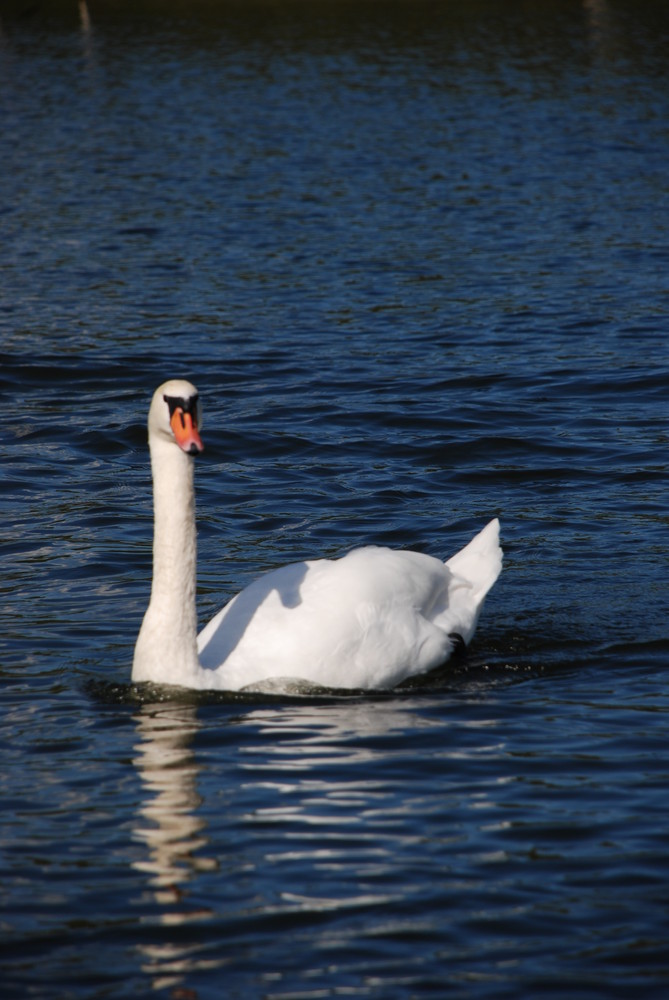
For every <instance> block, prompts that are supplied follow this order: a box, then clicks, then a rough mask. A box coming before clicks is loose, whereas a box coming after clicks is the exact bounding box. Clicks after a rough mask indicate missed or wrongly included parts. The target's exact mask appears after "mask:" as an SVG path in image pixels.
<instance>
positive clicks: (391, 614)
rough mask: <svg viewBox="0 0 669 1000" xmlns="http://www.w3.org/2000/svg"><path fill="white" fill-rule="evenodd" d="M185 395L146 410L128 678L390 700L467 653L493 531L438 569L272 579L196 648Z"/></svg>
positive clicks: (425, 565)
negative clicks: (140, 599) (297, 686)
mask: <svg viewBox="0 0 669 1000" xmlns="http://www.w3.org/2000/svg"><path fill="white" fill-rule="evenodd" d="M199 430H200V410H199V402H198V395H197V390H196V389H195V387H194V386H193V385H191V384H190V383H189V382H185V381H182V380H172V381H170V382H166V383H164V384H163V385H162V386H160V387H159V388H158V389H157V390H156V392H155V394H154V396H153V400H152V403H151V408H150V410H149V446H150V451H151V466H152V474H153V489H154V545H153V583H152V588H151V600H150V603H149V607H148V609H147V612H146V614H145V616H144V620H143V622H142V627H141V629H140V633H139V636H138V639H137V645H136V647H135V656H134V661H133V669H132V678H133V680H134V681H147V680H150V681H153V682H154V683H159V684H176V685H180V686H183V687H188V688H199V689H222V690H228V691H237V690H242V689H244V688H249V687H254V688H263V687H267V688H268V689H277V686H278V687H279V688H280V687H281V684H284V683H285V684H286V685H288V684H290V683H292V682H295V681H300V682H307V683H308V684H309V685H318V686H323V687H328V688H356V689H360V688H362V689H382V688H392V687H394V686H395V685H397V684H399V683H400V682H401V681H403V680H406V679H407V678H408V677H412V676H415V675H417V674H422V673H425V672H426V671H428V670H431V669H433V668H435V667H438V666H441V665H442V664H444V663H445V662H446V661H447V660H448V658H449V656H450V654H451V652H452V651H453V648H454V646H455V645H456V644H459V643H460V640H459V639H458V636H459V637H461V639H462V640H463V641H464V642H465V643H466V644H467V643H469V642H470V640H471V638H472V636H473V634H474V630H475V628H476V623H477V621H478V617H479V614H480V611H481V607H482V605H483V601H484V598H485V596H486V594H487V592H488V591H489V589H490V588H491V587H492V585H493V583H494V582H495V580H496V579H497V577H498V576H499V573H500V570H501V566H502V551H501V549H500V546H499V522H498V521H497V519H495V520H493V521H491V522H490V523H489V524H488V525H487V526H486V527H485V528H484V529H483V531H481V532H480V533H479V534H478V535H476V536H475V538H474V539H472V541H471V542H470V543H469V544H468V545H467V546H466V547H465V548H464V549H462V550H461V551H460V552H458V553H457V554H456V555H455V556H453V557H452V558H451V559H449V560H448V561H447V562H445V563H444V562H442V561H441V560H440V559H437V558H435V557H433V556H428V555H423V554H421V553H419V552H405V551H399V550H394V549H387V548H378V547H366V548H359V549H354V550H353V551H352V552H349V553H348V554H347V555H345V556H343V557H342V558H341V559H333V560H330V559H317V560H309V561H306V562H301V563H294V564H292V565H289V566H284V567H282V568H280V569H277V570H274V571H273V572H271V573H268V574H266V575H265V576H262V577H260V578H259V579H258V580H256V581H255V582H253V583H252V584H250V586H248V587H247V588H246V589H245V590H243V591H242V592H241V593H240V594H238V595H237V596H236V597H235V598H233V600H231V601H230V602H229V603H228V604H227V605H226V606H225V607H224V608H223V609H222V610H221V611H220V612H219V613H218V614H217V615H216V616H215V617H214V618H213V619H212V620H211V621H210V622H209V624H208V625H206V626H205V628H204V629H203V630H202V632H201V633H200V635H199V636H196V632H197V628H196V613H195V580H196V536H195V508H194V489H193V465H194V461H193V456H194V455H195V454H197V452H199V451H201V450H202V442H201V440H200V436H199Z"/></svg>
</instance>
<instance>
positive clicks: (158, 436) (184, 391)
mask: <svg viewBox="0 0 669 1000" xmlns="http://www.w3.org/2000/svg"><path fill="white" fill-rule="evenodd" d="M201 427H202V408H201V406H200V397H199V395H198V391H197V389H196V388H195V386H194V385H192V383H190V382H186V381H185V379H178V378H174V379H170V381H169V382H163V384H162V385H161V386H158V388H157V389H156V391H155V392H154V394H153V399H152V400H151V407H150V409H149V441H150V442H158V441H163V442H170V443H173V444H176V445H178V447H179V448H181V450H182V451H185V452H186V454H187V455H197V454H199V452H201V451H203V449H204V445H203V444H202V439H201V438H200V429H201Z"/></svg>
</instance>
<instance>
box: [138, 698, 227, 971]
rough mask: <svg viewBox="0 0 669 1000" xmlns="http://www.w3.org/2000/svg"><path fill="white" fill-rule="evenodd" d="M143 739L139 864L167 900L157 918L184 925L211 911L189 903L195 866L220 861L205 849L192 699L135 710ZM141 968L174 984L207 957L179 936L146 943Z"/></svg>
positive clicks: (202, 868) (156, 893)
mask: <svg viewBox="0 0 669 1000" xmlns="http://www.w3.org/2000/svg"><path fill="white" fill-rule="evenodd" d="M136 722H137V730H138V733H139V736H140V742H139V743H138V744H137V746H136V747H135V750H136V751H137V755H136V757H135V758H134V764H135V767H136V768H137V771H138V773H139V775H140V778H141V780H142V785H143V786H144V789H145V791H146V796H145V798H144V800H143V802H142V804H141V806H140V808H139V810H138V816H137V825H136V827H135V830H134V836H135V839H136V840H138V841H140V842H142V843H143V844H145V845H146V847H147V849H148V851H147V856H146V858H145V859H143V860H139V861H135V862H133V867H134V868H135V869H137V870H138V871H140V872H143V873H145V874H146V875H147V876H148V885H149V887H150V891H151V893H152V895H153V897H154V899H155V901H156V903H158V904H159V905H160V906H161V907H163V909H162V911H161V913H160V916H159V918H158V923H159V924H160V925H162V926H164V927H180V926H183V925H184V924H187V923H192V922H196V921H202V920H206V919H209V918H210V917H211V916H212V911H211V910H209V909H203V908H197V907H196V908H194V907H192V906H191V905H189V900H188V888H187V884H188V882H189V881H190V880H191V879H192V878H193V877H194V875H195V874H197V873H200V872H208V871H211V870H213V869H215V868H216V862H215V860H214V859H212V858H208V857H206V856H204V855H202V854H198V853H197V852H198V851H200V850H201V849H202V848H205V847H206V845H207V843H208V841H207V837H206V835H205V829H206V823H205V822H204V820H203V819H201V818H200V816H199V815H198V808H199V806H200V805H201V802H202V800H201V797H200V796H199V794H198V791H197V775H198V767H197V764H196V761H195V755H194V753H193V751H192V749H191V743H192V739H193V736H194V734H195V733H196V732H197V729H198V728H199V723H198V720H197V716H196V710H195V708H194V707H193V706H189V705H179V704H173V705H170V704H167V705H165V704H160V705H144V706H142V709H141V712H140V714H139V715H138V716H137V717H136ZM140 950H141V952H142V954H143V956H144V957H145V959H146V960H147V962H146V964H145V965H144V966H143V971H144V972H147V973H148V974H149V975H151V976H152V977H153V987H154V989H165V988H167V987H170V988H174V987H175V986H177V985H179V984H180V983H182V981H183V976H184V975H185V974H186V973H187V972H190V971H192V970H194V969H202V968H203V967H204V966H205V965H206V966H207V967H208V966H209V963H205V962H203V961H200V960H199V959H198V956H197V952H198V951H199V950H200V947H199V946H197V945H195V946H194V945H192V944H189V945H185V944H183V943H180V942H179V941H177V940H164V941H161V942H159V943H153V944H150V943H145V944H142V945H140Z"/></svg>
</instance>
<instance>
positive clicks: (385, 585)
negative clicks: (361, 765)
mask: <svg viewBox="0 0 669 1000" xmlns="http://www.w3.org/2000/svg"><path fill="white" fill-rule="evenodd" d="M501 559H502V553H501V549H500V547H499V523H498V521H497V520H495V521H492V522H491V523H490V524H489V525H488V526H487V527H486V528H484V530H483V531H482V532H481V533H480V534H479V535H477V536H476V538H474V539H473V540H472V541H471V542H470V543H469V545H468V546H467V547H466V548H465V549H463V550H462V551H461V552H459V553H458V554H457V555H456V556H453V558H452V559H450V560H449V561H448V562H447V563H442V562H441V561H440V560H439V559H436V558H434V557H432V556H427V555H423V554H421V553H418V552H404V551H396V550H393V549H386V548H376V547H370V548H361V549H354V550H353V551H352V552H349V553H348V555H346V556H344V557H343V558H341V559H337V560H326V559H321V560H316V561H313V562H304V563H295V564H293V565H291V566H286V567H283V568H282V569H278V570H276V571H274V572H273V573H269V574H267V575H266V576H263V577H261V578H260V579H258V580H256V581H255V582H254V583H252V584H251V585H250V586H249V587H247V588H246V589H245V590H243V591H242V592H241V593H240V594H239V595H238V596H237V597H236V598H234V600H232V601H231V602H230V603H229V604H228V605H227V606H226V607H225V608H223V610H222V611H221V612H219V614H218V615H216V617H215V618H213V619H212V621H211V622H210V623H209V624H208V625H207V626H206V627H205V628H204V629H203V631H202V632H201V633H200V636H199V637H198V650H199V655H200V663H201V665H202V666H203V667H204V668H205V671H204V673H205V674H207V673H208V671H209V670H211V671H215V673H216V677H215V678H214V677H211V675H210V678H211V682H210V683H209V684H208V686H212V687H213V686H217V687H218V686H220V687H223V688H227V689H231V690H238V689H239V688H242V687H246V686H248V685H252V684H258V683H260V682H262V681H264V680H269V679H271V678H277V677H283V678H298V679H301V680H305V681H308V682H310V683H312V684H318V685H323V686H327V687H342V688H390V687H393V686H395V685H396V684H398V683H400V681H402V680H404V679H406V678H407V677H410V676H413V675H416V674H420V673H424V672H425V671H427V670H430V669H432V668H434V667H437V666H439V665H441V664H443V663H445V662H446V660H447V659H448V657H449V656H450V653H451V652H452V649H453V640H452V639H451V638H449V634H450V633H454V632H455V633H458V634H460V635H461V636H462V638H463V639H464V641H465V642H469V641H470V639H471V637H472V635H473V633H474V629H475V627H476V622H477V620H478V615H479V612H480V609H481V606H482V603H483V600H484V598H485V595H486V593H487V592H488V590H489V589H490V587H491V586H492V584H493V583H494V582H495V580H496V579H497V576H498V575H499V572H500V569H501Z"/></svg>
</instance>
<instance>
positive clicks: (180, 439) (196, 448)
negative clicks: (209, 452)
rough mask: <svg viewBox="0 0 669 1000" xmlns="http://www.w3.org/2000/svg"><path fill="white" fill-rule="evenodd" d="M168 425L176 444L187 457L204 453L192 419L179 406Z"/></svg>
mask: <svg viewBox="0 0 669 1000" xmlns="http://www.w3.org/2000/svg"><path fill="white" fill-rule="evenodd" d="M170 425H171V427H172V433H173V434H174V437H175V438H176V442H177V444H178V445H179V447H180V448H181V449H182V451H185V452H186V453H187V454H188V455H197V454H198V453H199V452H201V451H204V445H203V444H202V438H201V437H200V432H199V431H198V429H197V427H196V425H195V424H194V423H193V417H192V416H191V414H190V413H186V412H185V411H184V410H183V409H182V408H181V407H180V406H177V407H176V408H175V410H174V413H173V414H172V418H171V420H170Z"/></svg>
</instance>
